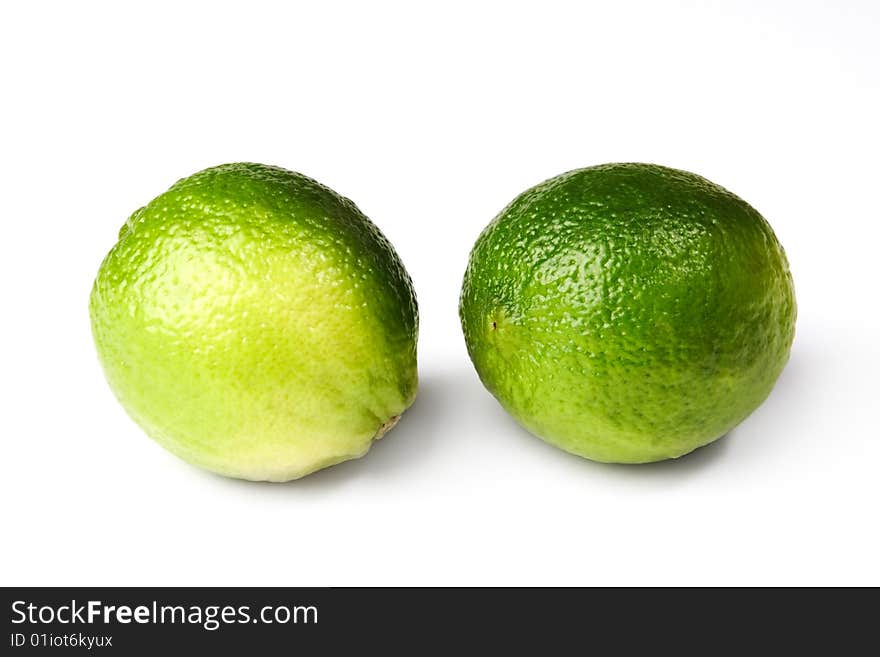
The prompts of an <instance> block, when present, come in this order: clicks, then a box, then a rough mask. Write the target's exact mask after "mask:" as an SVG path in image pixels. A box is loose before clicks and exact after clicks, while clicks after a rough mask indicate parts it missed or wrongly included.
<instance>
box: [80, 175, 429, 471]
mask: <svg viewBox="0 0 880 657" xmlns="http://www.w3.org/2000/svg"><path fill="white" fill-rule="evenodd" d="M90 312H91V320H92V331H93V334H94V338H95V344H96V346H97V349H98V355H99V357H100V360H101V363H102V365H103V367H104V371H105V373H106V376H107V379H108V381H109V383H110V386H111V388H112V389H113V391H114V392H115V394H116V396H117V397H118V398H119V401H120V402H121V403H122V405H123V406H124V407H125V409H126V410H127V411H128V413H129V414H130V415H131V417H132V418H133V419H134V420H135V421H136V422H137V423H138V424H139V425H140V426H141V427H142V428H143V429H144V430H145V431H146V433H147V434H149V435H150V436H151V437H153V438H154V439H155V440H156V441H158V442H159V443H161V444H162V445H163V446H165V447H166V448H167V449H169V450H170V451H172V452H173V453H175V454H177V455H178V456H180V457H181V458H183V459H185V460H186V461H188V462H190V463H193V464H195V465H198V466H200V467H203V468H206V469H208V470H212V471H214V472H217V473H220V474H223V475H227V476H230V477H240V478H244V479H256V480H271V481H284V480H288V479H295V478H297V477H302V476H303V475H306V474H308V473H310V472H313V471H315V470H317V469H319V468H323V467H326V466H329V465H332V464H334V463H338V462H340V461H344V460H346V459H351V458H356V457H359V456H361V455H363V454H364V453H366V451H367V450H368V449H369V447H370V445H371V443H372V441H373V440H374V439H376V438H379V437H381V436H382V434H383V433H384V432H385V431H387V430H388V429H389V428H390V427H391V426H393V424H394V423H395V422H396V421H397V419H398V418H399V417H400V415H401V413H403V411H404V410H405V409H406V408H407V407H408V406H409V405H410V404H411V403H412V402H413V399H414V397H415V394H416V387H417V375H416V337H417V329H418V314H417V307H416V299H415V294H414V292H413V288H412V284H411V282H410V279H409V276H408V275H407V273H406V271H405V270H404V268H403V265H402V264H401V262H400V259H399V258H398V256H397V254H396V253H395V252H394V249H393V248H392V247H391V245H390V244H389V243H388V241H387V240H386V239H385V237H383V235H382V234H381V233H380V232H379V230H378V229H377V228H376V227H375V226H374V225H373V224H372V223H370V221H369V220H368V219H367V218H366V217H365V216H364V215H363V214H362V213H361V212H360V211H359V210H358V208H357V207H356V206H355V205H354V203H352V202H351V201H349V200H348V199H346V198H343V197H342V196H339V195H338V194H336V193H335V192H333V191H332V190H330V189H328V188H327V187H324V186H323V185H321V184H319V183H317V182H315V181H314V180H312V179H310V178H307V177H305V176H303V175H300V174H298V173H293V172H291V171H286V170H284V169H280V168H277V167H270V166H264V165H261V164H226V165H222V166H218V167H214V168H211V169H206V170H205V171H201V172H199V173H197V174H195V175H193V176H190V177H189V178H185V179H183V180H181V181H179V182H178V183H176V184H175V185H174V186H173V187H171V189H169V190H168V191H167V192H165V193H164V194H162V195H161V196H158V197H157V198H155V199H154V200H153V201H151V202H150V203H149V204H148V205H147V206H146V207H144V208H141V209H140V210H138V211H137V212H135V213H134V214H133V215H132V216H131V217H130V218H129V219H128V221H127V222H126V224H125V225H124V226H123V227H122V230H121V231H120V233H119V241H118V242H117V243H116V245H115V246H114V247H113V249H112V250H111V251H110V253H109V254H108V255H107V257H106V258H105V260H104V262H103V264H102V265H101V268H100V271H99V272H98V276H97V279H96V280H95V284H94V287H93V289H92V294H91V302H90Z"/></svg>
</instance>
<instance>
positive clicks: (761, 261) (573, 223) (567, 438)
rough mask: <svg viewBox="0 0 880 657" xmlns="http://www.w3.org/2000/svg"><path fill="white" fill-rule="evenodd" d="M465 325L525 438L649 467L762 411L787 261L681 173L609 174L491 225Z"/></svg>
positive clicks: (548, 190)
mask: <svg viewBox="0 0 880 657" xmlns="http://www.w3.org/2000/svg"><path fill="white" fill-rule="evenodd" d="M460 314H461V321H462V327H463V330H464V336H465V340H466V342H467V347H468V352H469V354H470V357H471V359H472V361H473V363H474V366H475V367H476V370H477V372H478V374H479V376H480V378H481V380H482V381H483V383H484V385H485V386H486V387H487V388H488V390H489V391H490V392H491V393H492V394H493V395H495V397H497V399H498V400H499V401H500V403H501V404H502V405H503V406H504V408H505V409H506V410H507V411H508V412H509V413H510V414H511V415H512V416H513V417H514V418H515V419H516V420H517V421H519V422H520V423H521V424H522V425H523V426H524V427H525V428H526V429H528V430H529V431H531V432H532V433H534V434H536V435H537V436H539V437H541V438H543V439H545V440H546V441H548V442H550V443H552V444H553V445H556V446H558V447H560V448H562V449H564V450H567V451H569V452H572V453H574V454H578V455H580V456H583V457H586V458H589V459H593V460H597V461H607V462H619V463H643V462H650V461H658V460H662V459H668V458H675V457H678V456H681V455H683V454H686V453H688V452H690V451H692V450H694V449H696V448H697V447H700V446H701V445H705V444H707V443H709V442H711V441H713V440H715V439H717V438H719V437H721V436H723V435H724V434H725V433H727V432H728V431H730V429H732V428H733V427H734V426H736V425H737V424H738V423H740V422H741V421H742V420H743V419H744V418H746V416H748V415H749V414H750V413H751V412H752V411H754V410H755V408H757V407H758V406H759V405H760V404H761V402H762V401H763V400H764V399H765V398H766V397H767V395H768V394H769V393H770V390H771V389H772V387H773V385H774V383H775V381H776V379H777V378H778V376H779V374H780V373H781V371H782V369H783V367H784V366H785V363H786V361H787V360H788V355H789V351H790V348H791V344H792V340H793V338H794V325H795V315H796V307H795V298H794V289H793V285H792V279H791V275H790V273H789V267H788V262H787V260H786V257H785V253H784V251H783V249H782V247H781V246H780V244H779V242H778V241H777V239H776V236H775V235H774V233H773V230H772V229H771V228H770V226H769V225H768V224H767V222H766V221H765V220H764V219H763V218H762V217H761V215H760V214H758V212H757V211H755V210H754V209H753V208H752V207H751V206H749V205H748V204H747V203H746V202H745V201H743V200H742V199H740V198H738V197H737V196H735V195H733V194H732V193H730V192H728V191H727V190H725V189H723V188H722V187H719V186H718V185H715V184H713V183H711V182H709V181H708V180H706V179H705V178H702V177H700V176H697V175H694V174H692V173H687V172H685V171H679V170H675V169H669V168H666V167H661V166H655V165H649V164H607V165H603V166H596V167H591V168H587V169H580V170H577V171H571V172H569V173H565V174H562V175H560V176H557V177H556V178H552V179H550V180H548V181H546V182H544V183H541V184H540V185H538V186H536V187H533V188H532V189H529V190H528V191H526V192H524V193H522V194H521V195H520V196H518V197H517V198H516V199H515V200H514V201H513V202H512V203H511V204H510V205H508V206H507V207H506V208H505V209H504V210H502V211H501V213H500V214H499V215H498V216H497V217H496V218H495V219H494V220H493V221H492V223H491V224H490V225H489V226H488V227H487V228H486V229H485V230H484V231H483V233H482V234H481V235H480V237H479V239H478V240H477V243H476V245H475V246H474V249H473V251H472V253H471V257H470V262H469V265H468V268H467V272H466V274H465V276H464V285H463V288H462V292H461V306H460Z"/></svg>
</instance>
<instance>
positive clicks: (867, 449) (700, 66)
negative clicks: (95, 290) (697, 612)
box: [0, 0, 880, 585]
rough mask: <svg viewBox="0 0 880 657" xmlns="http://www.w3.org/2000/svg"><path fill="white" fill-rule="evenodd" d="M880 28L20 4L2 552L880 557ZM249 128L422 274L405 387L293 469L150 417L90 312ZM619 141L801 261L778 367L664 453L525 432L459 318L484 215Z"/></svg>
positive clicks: (377, 9) (338, 8)
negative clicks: (696, 444) (108, 378)
mask: <svg viewBox="0 0 880 657" xmlns="http://www.w3.org/2000/svg"><path fill="white" fill-rule="evenodd" d="M878 35H880V5H878V3H876V2H869V1H867V0H866V1H864V2H856V1H852V2H834V3H832V2H790V3H789V2H739V3H735V2H729V3H718V2H602V3H586V2H572V3H556V2H547V1H546V0H544V1H542V2H534V3H530V4H519V3H511V2H504V3H479V2H461V3H459V2H450V1H445V2H442V3H436V4H435V5H434V6H433V7H429V6H428V5H427V4H426V3H403V2H401V3H399V4H389V3H379V4H376V3H351V4H340V3H334V2H321V3H317V2H316V3H303V5H302V6H295V5H294V4H293V3H280V2H279V3H272V4H270V3H261V2H254V1H249V2H239V3H234V4H232V3H230V4H225V3H218V2H205V3H183V2H171V3H164V2H156V1H153V2H144V3H140V7H135V6H133V3H110V2H108V3H106V4H97V3H93V2H76V3H69V2H58V3H54V4H50V3H43V2H30V3H4V5H3V8H2V10H0V67H2V82H0V85H2V86H0V94H2V102H0V117H2V120H0V136H2V140H0V153H2V158H0V181H2V193H0V221H2V233H0V236H2V237H0V249H2V254H0V256H2V257H0V267H2V279H0V280H2V285H3V294H2V312H3V321H2V324H0V331H2V340H0V348H2V361H0V372H2V386H3V388H2V400H3V404H2V409H3V412H2V445H3V456H2V464H3V474H2V477H0V487H2V488H0V504H2V519H0V520H2V528H3V529H2V533H3V539H2V541H0V556H2V559H0V583H2V584H6V585H11V584H21V585H49V584H95V585H97V584H106V585H135V584H152V585H164V584H167V585H172V584H177V585H196V584H212V585H224V584H236V585H243V584H253V585H342V584H352V585H361V584H379V585H386V584H387V585H391V584H403V585H407V584H441V585H442V584H563V585H567V584H874V585H877V584H880V559H878V554H880V529H878V510H877V507H878V500H880V432H878V428H877V420H876V417H877V407H878V400H877V393H878V384H877V382H878V371H880V353H878V340H877V337H876V336H877V331H878V327H880V313H878V310H877V307H878V300H877V279H878V277H877V271H878V262H877V260H878V258H877V253H878V251H877V243H878V238H880V231H878V220H880V217H878V206H880V201H878V199H880V193H878V192H880V186H878V185H880V183H878V162H880V159H878V153H880V137H878V121H880V92H878V89H880V84H878V83H880V36H878ZM239 160H251V161H260V162H265V163H270V164H278V165H281V166H284V167H287V168H291V169H295V170H299V171H302V172H303V173H306V174H307V175H310V176H312V177H315V178H317V179H318V180H320V181H322V182H324V183H325V184H327V185H329V186H331V187H333V188H334V189H336V190H337V191H339V192H340V193H342V194H344V195H346V196H349V197H350V198H352V199H353V200H354V201H355V202H356V203H357V204H358V205H359V206H360V207H361V209H363V210H364V212H366V213H367V214H368V215H369V216H370V217H371V218H372V219H373V220H374V221H375V222H376V223H377V224H378V225H379V226H380V227H381V229H382V230H383V231H384V232H385V234H386V235H387V236H388V238H389V239H390V240H391V241H392V242H393V243H394V245H395V246H396V248H397V250H398V252H399V253H400V255H401V257H402V258H403V260H404V262H405V264H406V265H407V267H408V269H409V271H410V273H411V275H412V277H413V279H414V281H415V285H416V289H417V291H418V295H419V301H420V308H421V336H420V347H419V350H420V372H421V380H422V384H421V390H420V397H419V399H418V401H417V402H416V405H415V406H414V407H413V408H412V409H411V410H410V411H409V412H408V413H407V414H406V415H405V416H404V418H403V420H402V421H401V423H400V425H399V426H398V427H397V428H396V429H395V430H394V431H393V432H392V433H391V434H389V435H388V436H387V437H386V438H385V439H384V440H382V441H381V442H380V443H378V444H377V445H376V446H375V448H374V449H373V451H372V452H371V453H370V454H369V455H368V456H367V457H365V458H364V459H361V460H360V461H356V462H350V463H346V464H343V465H340V466H337V467H334V468H331V469H329V470H326V471H323V472H321V473H318V474H316V475H313V476H310V477H308V478H306V479H303V480H301V481H298V482H293V483H290V484H285V485H271V484H253V483H246V482H240V481H232V480H226V479H222V478H220V477H217V476H214V475H211V474H207V473H204V472H201V471H199V470H196V469H194V468H192V467H190V466H188V465H186V464H185V463H182V462H180V461H178V460H177V459H175V458H174V457H173V456H171V455H169V454H168V453H166V452H165V451H163V450H162V449H161V448H160V447H158V446H157V445H156V444H154V443H153V442H152V441H150V440H149V439H147V438H146V437H145V436H144V435H143V434H142V433H141V431H140V430H139V429H138V428H137V427H136V426H135V425H134V424H133V423H132V422H131V421H130V420H129V419H128V417H127V416H126V415H125V413H124V412H123V410H122V409H121V407H120V406H119V405H118V404H117V403H116V401H115V399H114V398H113V396H112V394H111V392H110V390H109V388H108V387H107V385H106V383H105V381H104V379H103V375H102V373H101V370H100V367H99V365H98V362H97V359H96V357H95V353H94V348H93V346H92V341H91V335H90V329H89V321H88V310H87V300H88V295H89V291H90V287H91V283H92V280H93V277H94V275H95V273H96V271H97V268H98V265H99V263H100V262H101V259H102V258H103V256H104V254H105V253H106V252H107V250H108V249H109V248H110V246H111V245H112V244H113V242H114V241H115V238H116V231H117V229H118V228H119V226H120V225H121V224H122V222H123V221H124V220H125V218H126V217H127V216H128V215H129V214H130V213H131V212H132V211H133V210H134V209H136V208H138V207H140V206H141V205H143V204H144V203H145V202H147V201H149V200H150V199H151V198H152V197H154V196H156V195H157V194H159V193H161V192H162V191H164V190H165V189H166V188H167V187H168V186H169V185H170V184H172V183H173V182H174V181H175V180H177V179H178V178H180V177H183V176H185V175H188V174H190V173H193V172H195V171H197V170H199V169H202V168H204V167H207V166H211V165H215V164H219V163H222V162H228V161H239ZM608 161H648V162H657V163H662V164H666V165H670V166H674V167H680V168H684V169H688V170H692V171H695V172H697V173H700V174H702V175H704V176H706V177H708V178H710V179H711V180H714V181H716V182H718V183H720V184H721V185H724V186H726V187H728V188H729V189H731V190H732V191H734V192H735V193H737V194H739V195H740V196H742V197H743V198H745V199H746V200H747V201H749V202H750V203H751V204H752V205H754V206H755V207H757V208H758V209H759V211H761V212H762V213H763V214H764V215H765V216H766V217H767V219H768V220H769V221H770V223H771V224H772V225H773V227H774V229H775V230H776V232H777V234H778V236H779V238H780V240H781V241H782V243H783V245H784V246H785V248H786V250H787V252H788V255H789V258H790V261H791V266H792V270H793V273H794V278H795V284H796V289H797V296H798V302H799V308H800V314H799V321H798V327H797V338H796V341H795V345H794V349H793V353H792V357H791V361H790V363H789V365H788V367H787V369H786V370H785V372H784V373H783V375H782V377H781V378H780V379H779V382H778V384H777V386H776V388H775V390H774V392H773V394H772V395H771V397H770V398H769V400H768V401H767V402H766V403H765V404H764V405H763V406H762V407H761V408H760V409H759V410H758V411H756V412H755V413H754V414H753V415H752V416H751V417H750V418H749V419H748V420H747V421H745V422H744V423H743V424H742V425H741V426H740V427H738V428H737V429H735V430H734V431H733V432H732V433H731V434H730V435H729V436H728V437H726V438H724V439H723V440H721V441H719V442H718V443H715V444H714V445H712V446H710V447H707V448H705V449H702V450H699V451H698V452H696V453H694V454H692V455H691V456H688V457H686V458H683V459H681V460H679V461H675V462H667V463H662V464H656V465H649V466H638V467H633V466H609V465H599V464H594V463H590V462H588V461H585V460H582V459H579V458H577V457H575V456H570V455H568V454H565V453H563V452H561V451H558V450H556V449H554V448H552V447H550V446H548V445H546V444H544V443H543V442H541V441H540V440H538V439H536V438H533V437H531V436H529V435H528V434H527V433H526V432H524V431H523V430H521V429H519V428H518V427H517V425H516V424H514V422H513V421H512V420H511V419H509V418H508V417H507V416H506V415H505V413H504V412H503V411H502V410H501V408H500V407H499V406H498V405H497V403H496V402H495V401H494V399H493V398H492V397H491V396H490V395H489V394H488V393H487V392H486V391H485V390H484V389H483V388H482V387H481V385H480V383H479V381H478V379H477V377H476V374H475V373H474V371H473V369H472V367H471V365H470V362H469V360H468V358H467V354H466V351H465V348H464V343H463V340H462V337H461V333H460V328H459V325H458V318H457V300H458V291H459V285H460V282H461V276H462V273H463V271H464V267H465V264H466V261H467V255H468V252H469V249H470V247H471V245H472V244H473V241H474V240H475V239H476V237H477V235H478V234H479V232H480V230H481V229H482V228H483V227H484V226H485V224H487V223H488V222H489V221H490V220H491V219H492V217H493V216H494V215H495V214H496V213H497V212H498V210H500V209H501V208H502V207H503V206H504V205H505V204H506V203H507V202H508V201H509V200H510V199H512V198H513V197H514V196H515V195H516V194H517V193H519V192H520V191H522V190H524V189H525V188H527V187H530V186H531V185H534V184H536V183H538V182H540V181H541V180H543V179H545V178H548V177H550V176H553V175H556V174H558V173H561V172H563V171H566V170H569V169H572V168H576V167H582V166H587V165H591V164H597V163H602V162H608Z"/></svg>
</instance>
